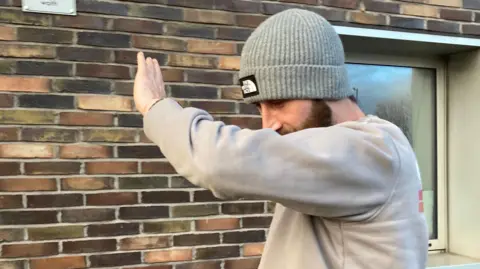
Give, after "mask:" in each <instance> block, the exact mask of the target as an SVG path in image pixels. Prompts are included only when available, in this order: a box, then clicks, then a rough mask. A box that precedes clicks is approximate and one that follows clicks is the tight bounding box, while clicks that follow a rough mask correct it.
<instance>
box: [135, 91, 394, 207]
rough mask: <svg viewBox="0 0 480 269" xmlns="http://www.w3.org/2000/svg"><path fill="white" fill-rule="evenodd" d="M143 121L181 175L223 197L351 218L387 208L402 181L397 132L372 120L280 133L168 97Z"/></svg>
mask: <svg viewBox="0 0 480 269" xmlns="http://www.w3.org/2000/svg"><path fill="white" fill-rule="evenodd" d="M144 128H145V133H146V135H147V136H148V137H149V138H150V139H151V140H152V141H153V142H154V143H155V144H157V145H158V146H159V147H160V149H161V151H162V153H163V154H164V155H165V156H166V158H167V159H168V160H169V161H170V163H171V164H172V165H173V167H174V168H175V169H176V171H177V172H178V173H179V174H181V175H182V176H184V177H185V178H187V179H188V180H190V181H191V182H192V183H193V184H196V185H198V186H201V187H203V188H206V189H209V190H211V191H212V192H213V193H214V195H216V196H217V197H219V198H223V199H227V198H233V199H235V198H254V199H265V200H272V201H274V202H278V203H281V204H283V205H284V206H287V207H291V208H293V209H295V210H298V211H301V212H304V213H306V214H311V215H317V216H325V217H347V216H352V215H359V214H367V212H370V213H371V212H374V210H375V209H377V208H380V207H381V205H383V204H384V203H385V202H386V201H387V199H388V197H389V196H390V194H391V192H392V190H393V186H394V184H395V181H396V170H397V166H398V162H399V160H398V158H397V153H396V150H395V146H394V145H393V143H392V141H391V138H390V137H389V136H388V135H387V134H386V133H385V132H382V131H379V129H378V128H373V127H370V125H369V124H366V123H346V124H342V125H337V126H334V127H330V128H317V129H307V130H303V131H300V132H295V133H292V134H289V135H284V136H281V135H279V134H277V133H276V132H274V131H273V130H270V129H262V130H255V131H254V130H248V129H240V128H239V127H237V126H227V125H225V124H224V123H222V122H218V121H214V120H213V118H212V116H211V115H209V114H208V113H207V112H206V111H204V110H201V109H196V108H182V107H181V106H180V105H179V104H178V103H176V102H175V101H174V100H172V99H168V98H167V99H164V100H162V101H160V102H158V103H156V104H155V105H154V106H153V107H152V108H151V109H150V110H149V111H148V112H147V113H146V115H145V118H144Z"/></svg>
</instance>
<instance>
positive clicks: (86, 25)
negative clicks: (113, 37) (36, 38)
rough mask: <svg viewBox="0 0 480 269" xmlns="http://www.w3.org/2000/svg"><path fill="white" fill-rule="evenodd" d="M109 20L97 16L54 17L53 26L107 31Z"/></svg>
mask: <svg viewBox="0 0 480 269" xmlns="http://www.w3.org/2000/svg"><path fill="white" fill-rule="evenodd" d="M110 20H111V19H107V18H104V17H98V16H85V15H77V16H55V17H54V20H53V25H54V26H61V27H70V28H81V29H98V30H103V29H107V26H108V24H109V22H110Z"/></svg>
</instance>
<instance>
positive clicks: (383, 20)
mask: <svg viewBox="0 0 480 269" xmlns="http://www.w3.org/2000/svg"><path fill="white" fill-rule="evenodd" d="M350 20H351V21H352V22H355V23H360V24H372V25H386V24H387V17H386V16H385V15H381V14H371V13H364V12H353V13H352V14H351V16H350Z"/></svg>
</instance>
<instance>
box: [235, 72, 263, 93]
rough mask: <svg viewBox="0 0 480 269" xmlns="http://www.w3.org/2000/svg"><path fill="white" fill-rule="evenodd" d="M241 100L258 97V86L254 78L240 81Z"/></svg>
mask: <svg viewBox="0 0 480 269" xmlns="http://www.w3.org/2000/svg"><path fill="white" fill-rule="evenodd" d="M240 85H241V87H242V94H243V98H245V97H250V96H254V95H258V94H259V91H258V86H257V80H256V79H255V76H253V75H252V76H248V77H244V78H241V79H240Z"/></svg>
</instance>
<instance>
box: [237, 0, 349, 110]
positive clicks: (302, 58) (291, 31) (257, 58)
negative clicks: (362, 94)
mask: <svg viewBox="0 0 480 269" xmlns="http://www.w3.org/2000/svg"><path fill="white" fill-rule="evenodd" d="M239 78H240V85H241V86H242V93H243V97H244V99H245V102H247V103H254V102H260V101H262V100H274V99H277V100H278V99H323V98H327V99H341V98H344V97H348V96H350V95H352V94H353V90H352V89H351V88H350V87H349V82H348V76H347V70H346V67H345V55H344V50H343V45H342V43H341V40H340V37H339V36H338V34H337V33H336V32H335V29H334V28H333V27H332V25H331V24H330V23H329V22H328V21H327V20H326V19H324V18H323V17H322V16H321V15H319V14H317V13H314V12H312V11H308V10H302V9H297V8H294V9H288V10H285V11H282V12H280V13H277V14H275V15H273V16H270V17H269V18H268V19H266V20H265V21H264V22H262V23H261V24H260V25H259V26H258V27H257V29H255V31H253V33H252V34H251V35H250V37H249V38H248V39H247V41H246V43H245V45H244V47H243V50H242V55H241V60H240V74H239Z"/></svg>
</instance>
